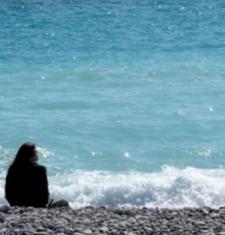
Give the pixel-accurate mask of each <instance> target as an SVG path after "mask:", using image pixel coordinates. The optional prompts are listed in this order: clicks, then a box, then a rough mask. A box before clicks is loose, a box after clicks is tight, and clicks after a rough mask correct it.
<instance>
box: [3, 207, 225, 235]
mask: <svg viewBox="0 0 225 235" xmlns="http://www.w3.org/2000/svg"><path fill="white" fill-rule="evenodd" d="M224 214H225V208H224V207H223V208H220V209H218V210H215V209H211V208H202V209H195V208H184V209H180V210H175V209H174V210H173V209H159V208H155V209H148V208H142V209H137V208H130V209H123V208H115V209H113V208H106V207H99V208H94V207H87V208H81V209H77V210H72V209H71V208H52V209H49V210H48V209H35V208H32V207H29V208H19V207H12V208H6V207H5V208H4V207H0V234H5V235H10V234H24V235H25V234H27V235H30V234H37V235H47V234H48V235H56V234H57V235H62V234H65V235H73V234H77V235H81V234H86V235H88V234H96V235H97V234H111V235H113V234H114V235H117V234H124V235H126V234H127V235H144V234H154V235H157V234H160V235H162V234H167V235H169V234H171V235H176V234H177V235H178V234H182V235H189V234H205V235H225V225H224Z"/></svg>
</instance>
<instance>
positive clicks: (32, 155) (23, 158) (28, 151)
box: [13, 142, 38, 164]
mask: <svg viewBox="0 0 225 235" xmlns="http://www.w3.org/2000/svg"><path fill="white" fill-rule="evenodd" d="M37 160H38V154H37V150H36V146H35V144H33V143H30V142H27V143H24V144H22V145H21V146H20V148H19V150H18V152H17V154H16V157H15V160H14V162H13V163H14V164H17V163H26V162H31V161H37Z"/></svg>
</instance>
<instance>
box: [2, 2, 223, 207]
mask: <svg viewBox="0 0 225 235" xmlns="http://www.w3.org/2000/svg"><path fill="white" fill-rule="evenodd" d="M224 22H225V3H224V1H222V0H218V1H214V0H208V1H194V0H191V1H178V0H173V1H157V0H148V1H145V0H143V1H135V0H128V1H116V0H108V1H100V0H94V1H86V0H84V1H76V0H74V1H73V0H54V1H53V0H47V1H46V0H45V1H44V0H39V1H37V0H31V1H30V0H29V1H28V0H19V1H14V0H9V1H3V0H0V167H1V169H2V171H1V174H0V186H1V187H0V203H5V201H4V180H5V174H6V169H7V167H8V165H9V164H10V162H11V160H12V156H13V155H14V154H15V152H16V151H17V149H18V147H19V146H20V144H22V143H23V142H25V141H27V140H30V141H33V142H34V143H36V144H37V146H38V147H39V152H40V155H41V156H42V157H41V160H40V163H41V164H43V165H46V167H47V169H48V174H49V183H50V190H51V194H52V196H53V197H55V198H56V199H57V198H65V199H67V200H69V201H70V204H71V206H73V207H74V208H76V207H81V206H87V205H92V206H99V205H106V206H147V207H155V206H157V207H172V208H173V207H184V206H197V207H199V206H212V207H219V206H224V205H225V169H224V166H225V135H224V133H225V132H224V131H225V105H224V102H225V63H224V59H225V27H224Z"/></svg>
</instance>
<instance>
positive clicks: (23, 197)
mask: <svg viewBox="0 0 225 235" xmlns="http://www.w3.org/2000/svg"><path fill="white" fill-rule="evenodd" d="M5 196H6V199H7V201H8V202H9V204H10V205H11V206H32V207H45V206H46V205H47V203H48V197H49V191H48V179H47V173H46V168H45V167H44V166H40V165H38V164H37V163H33V162H29V163H26V164H23V165H22V166H21V165H20V166H16V165H15V164H13V165H11V166H10V167H9V170H8V174H7V176H6V184H5Z"/></svg>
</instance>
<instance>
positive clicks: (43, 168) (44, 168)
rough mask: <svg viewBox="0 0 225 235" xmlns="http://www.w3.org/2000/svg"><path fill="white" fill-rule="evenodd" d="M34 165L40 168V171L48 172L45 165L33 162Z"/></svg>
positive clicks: (37, 168)
mask: <svg viewBox="0 0 225 235" xmlns="http://www.w3.org/2000/svg"><path fill="white" fill-rule="evenodd" d="M32 166H33V167H34V168H35V169H36V170H38V171H40V172H46V167H45V166H43V165H39V164H37V163H33V164H32Z"/></svg>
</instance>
